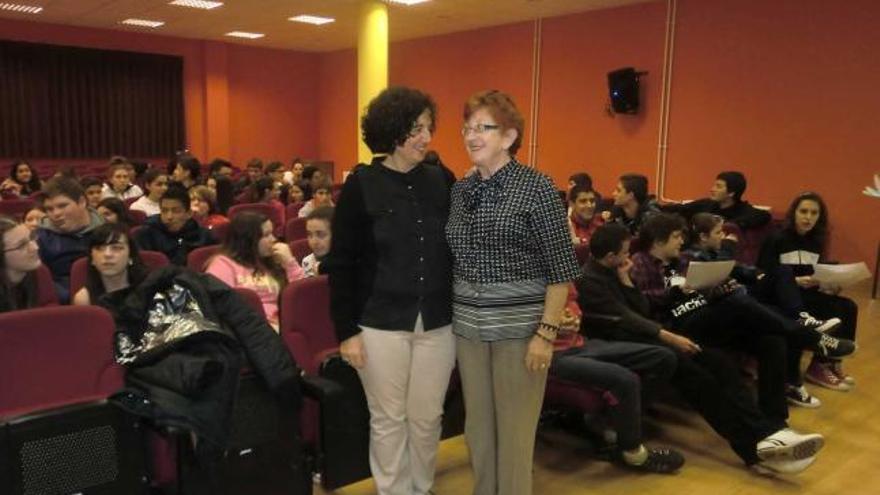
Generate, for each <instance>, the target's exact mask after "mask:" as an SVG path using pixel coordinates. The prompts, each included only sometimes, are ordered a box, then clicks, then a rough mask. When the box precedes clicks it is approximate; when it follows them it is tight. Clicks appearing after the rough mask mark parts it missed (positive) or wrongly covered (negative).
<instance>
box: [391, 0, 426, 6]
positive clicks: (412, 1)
mask: <svg viewBox="0 0 880 495" xmlns="http://www.w3.org/2000/svg"><path fill="white" fill-rule="evenodd" d="M388 1H389V2H391V3H399V4H402V5H416V4H419V3H425V2H427V1H429V0H388Z"/></svg>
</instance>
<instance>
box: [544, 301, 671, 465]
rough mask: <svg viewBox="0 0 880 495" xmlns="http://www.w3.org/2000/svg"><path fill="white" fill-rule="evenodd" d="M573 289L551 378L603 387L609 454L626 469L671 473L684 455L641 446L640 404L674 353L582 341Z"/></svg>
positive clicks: (660, 379)
mask: <svg viewBox="0 0 880 495" xmlns="http://www.w3.org/2000/svg"><path fill="white" fill-rule="evenodd" d="M576 299H577V290H576V289H575V288H574V286H571V287H569V304H568V305H567V307H566V309H565V312H564V313H563V316H562V319H561V321H560V324H559V327H560V330H559V336H558V337H557V338H556V341H555V342H554V352H553V360H552V362H551V364H550V370H549V373H550V376H553V377H556V378H558V379H561V380H565V381H566V382H570V383H577V384H581V385H583V386H585V387H596V388H598V389H600V390H602V391H603V396H604V397H606V399H607V402H608V403H609V407H608V409H607V410H608V414H609V416H610V417H609V419H610V422H611V426H612V429H610V430H608V433H611V434H612V435H611V436H612V437H613V440H610V441H609V439H608V438H606V441H609V443H610V444H611V445H612V458H613V459H614V460H615V461H616V462H617V463H619V464H622V465H623V466H625V467H628V468H631V469H634V470H637V471H642V472H649V473H659V474H671V473H674V472H676V471H678V470H679V469H680V468H681V466H682V465H684V457H683V456H682V455H681V454H680V453H679V452H677V451H675V450H672V449H670V448H667V447H660V448H654V447H646V446H645V445H644V444H643V443H642V440H641V437H642V435H641V432H642V402H643V398H644V397H645V396H646V395H647V392H648V391H653V390H654V389H655V388H656V385H659V384H660V383H664V382H666V381H667V380H668V379H669V377H670V376H672V373H673V372H674V370H675V366H676V358H675V353H673V352H672V351H671V350H669V349H667V348H666V347H662V346H658V345H648V344H639V343H634V342H609V341H607V340H601V339H589V340H585V339H584V336H583V335H581V334H580V333H579V329H580V321H581V311H580V308H579V307H578V306H577V302H576Z"/></svg>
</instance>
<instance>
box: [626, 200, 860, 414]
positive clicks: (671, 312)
mask: <svg viewBox="0 0 880 495" xmlns="http://www.w3.org/2000/svg"><path fill="white" fill-rule="evenodd" d="M685 232H686V228H685V225H684V220H683V219H682V218H681V217H679V216H677V215H672V214H666V213H664V214H659V215H656V216H654V217H652V218H651V219H649V220H648V221H647V222H646V223H645V224H644V225H643V226H642V230H641V242H642V245H643V246H645V247H646V249H647V251H644V252H640V253H638V254H636V255H635V256H633V265H634V266H633V269H632V279H633V282H634V283H635V285H636V287H638V288H639V289H640V290H641V291H642V292H643V293H644V294H645V295H646V296H647V298H648V300H649V301H650V302H651V310H652V312H653V315H654V319H656V320H659V321H661V322H663V323H665V324H667V325H669V326H670V327H671V328H674V329H677V330H679V331H681V332H682V333H683V334H684V335H686V336H688V337H689V338H691V339H692V340H693V341H695V342H697V343H698V344H700V345H702V346H704V347H716V348H732V349H736V350H739V351H744V352H746V353H748V354H750V355H752V356H754V357H755V359H756V360H757V362H758V398H759V400H758V403H759V405H760V406H761V409H762V411H763V412H764V413H765V414H766V415H768V416H769V417H774V418H787V417H788V406H787V403H786V402H787V399H786V391H787V388H786V385H787V384H792V385H796V384H799V382H800V369H799V368H798V367H797V366H796V362H795V361H792V362H791V365H790V366H789V365H788V364H787V359H786V356H787V354H789V349H793V350H794V349H796V350H797V351H800V350H801V349H810V350H813V351H814V352H816V353H818V354H821V355H823V356H829V357H834V358H843V357H846V356H848V355H850V354H852V353H853V352H854V351H855V345H854V344H853V343H852V342H851V341H846V340H839V339H836V338H834V337H831V336H829V335H825V334H822V333H821V332H817V331H815V330H812V329H808V328H806V327H804V326H802V325H800V324H799V323H798V322H796V321H793V320H789V319H787V318H785V317H783V316H782V315H780V314H778V313H776V312H775V311H773V310H771V309H769V308H768V307H766V306H764V305H762V304H761V303H759V302H758V301H757V300H755V299H754V298H752V297H751V296H749V295H748V293H747V292H746V291H744V290H743V289H742V286H741V285H740V284H739V283H738V282H736V280H734V279H728V280H726V281H724V282H723V283H721V284H719V285H717V286H715V287H712V288H708V289H701V290H693V289H692V288H690V287H687V285H686V284H684V283H683V278H682V274H683V273H685V272H686V269H687V263H686V261H683V260H681V259H680V254H681V246H682V244H683V242H684V233H685Z"/></svg>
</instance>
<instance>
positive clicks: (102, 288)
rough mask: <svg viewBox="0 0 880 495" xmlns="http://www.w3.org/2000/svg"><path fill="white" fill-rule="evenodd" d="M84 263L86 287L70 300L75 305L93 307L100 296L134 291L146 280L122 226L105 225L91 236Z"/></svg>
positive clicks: (142, 265) (129, 239)
mask: <svg viewBox="0 0 880 495" xmlns="http://www.w3.org/2000/svg"><path fill="white" fill-rule="evenodd" d="M88 260H89V268H88V272H87V273H86V285H85V287H83V288H82V289H80V290H79V291H78V292H77V293H76V294H75V295H74V296H73V304H76V305H89V304H93V303H94V302H95V301H97V300H98V298H99V297H101V296H103V295H104V294H107V293H110V292H116V291H118V290H122V289H127V288H129V287H135V286H137V285H138V284H140V283H141V282H143V281H144V279H145V278H147V274H148V270H147V267H146V265H144V262H143V261H142V260H141V257H140V252H139V251H138V246H137V244H136V243H134V242H132V240H131V238H130V237H129V236H128V228H127V227H126V226H125V225H123V224H119V223H105V224H103V225H101V226H100V227H98V228H96V229H95V230H94V231H93V232H92V235H91V237H90V238H89V254H88Z"/></svg>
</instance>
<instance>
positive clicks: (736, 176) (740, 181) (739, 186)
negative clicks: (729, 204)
mask: <svg viewBox="0 0 880 495" xmlns="http://www.w3.org/2000/svg"><path fill="white" fill-rule="evenodd" d="M715 179H716V180H723V181H724V182H725V183H726V184H727V192H729V193H733V199H735V200H736V201H741V200H742V195H743V193H744V192H746V176H745V175H743V174H741V173H739V172H721V173H720V174H718V177H715Z"/></svg>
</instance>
